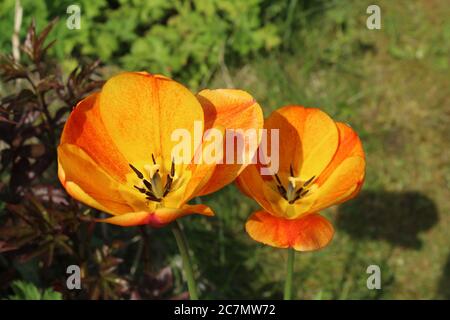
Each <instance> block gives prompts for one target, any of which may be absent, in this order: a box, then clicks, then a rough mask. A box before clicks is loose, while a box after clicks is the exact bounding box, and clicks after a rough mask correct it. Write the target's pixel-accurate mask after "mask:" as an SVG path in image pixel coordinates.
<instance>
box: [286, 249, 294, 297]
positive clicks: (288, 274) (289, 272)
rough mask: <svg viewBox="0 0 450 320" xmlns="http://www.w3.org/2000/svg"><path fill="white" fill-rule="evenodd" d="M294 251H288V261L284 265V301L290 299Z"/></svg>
mask: <svg viewBox="0 0 450 320" xmlns="http://www.w3.org/2000/svg"><path fill="white" fill-rule="evenodd" d="M294 256H295V250H294V249H292V248H290V249H288V259H287V264H286V282H285V284H284V300H291V299H292V274H293V272H294Z"/></svg>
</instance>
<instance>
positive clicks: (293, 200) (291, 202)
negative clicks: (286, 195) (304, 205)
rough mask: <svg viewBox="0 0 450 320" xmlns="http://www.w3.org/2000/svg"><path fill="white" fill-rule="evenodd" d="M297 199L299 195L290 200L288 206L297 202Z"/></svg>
mask: <svg viewBox="0 0 450 320" xmlns="http://www.w3.org/2000/svg"><path fill="white" fill-rule="evenodd" d="M298 199H300V195H299V194H297V196H296V197H295V198H294V199H292V200H291V201H289V204H293V203H294V202H295V201H297V200H298Z"/></svg>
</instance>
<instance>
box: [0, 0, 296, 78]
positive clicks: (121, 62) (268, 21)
mask: <svg viewBox="0 0 450 320" xmlns="http://www.w3.org/2000/svg"><path fill="white" fill-rule="evenodd" d="M21 2H22V6H23V7H24V17H25V19H24V21H25V23H29V22H30V19H31V17H34V18H35V19H36V23H37V25H38V26H43V25H45V24H46V23H47V22H48V21H49V20H50V19H53V18H55V17H60V19H61V21H60V22H59V24H58V25H57V26H56V27H55V32H54V33H53V35H52V38H55V39H64V41H58V42H57V43H56V45H55V53H56V56H57V57H58V58H59V59H65V58H66V57H70V56H74V55H75V56H76V55H85V56H91V57H92V56H96V57H99V58H100V59H101V60H102V61H104V62H105V63H113V64H115V65H118V66H119V67H121V68H124V69H129V70H142V69H147V70H152V72H159V73H163V74H165V75H168V76H176V77H179V78H180V80H182V81H184V82H185V83H187V84H189V85H190V86H192V87H196V86H198V85H200V84H201V83H203V84H204V83H205V82H206V81H208V80H209V78H210V77H211V76H212V72H213V71H214V70H216V69H217V68H219V67H220V65H221V64H223V63H224V61H229V60H231V61H235V62H242V61H245V60H248V59H249V58H251V57H253V56H254V55H255V54H257V53H260V52H267V51H270V50H273V49H275V48H277V47H279V46H280V44H281V43H282V40H283V39H282V38H283V36H284V32H285V30H286V18H287V17H291V16H292V15H291V14H289V11H288V9H289V8H292V4H290V3H295V2H297V1H277V2H273V1H268V0H249V1H241V0H211V1H203V0H191V1H185V0H171V1H167V0H152V1H139V0H116V1H107V0H100V1H89V0H81V1H78V2H77V3H76V4H77V5H79V6H80V9H81V29H80V30H70V29H68V28H67V27H66V18H67V17H68V16H69V15H68V14H66V9H67V7H68V6H69V5H71V4H74V3H73V1H70V0H64V1H34V0H22V1H21ZM14 3H15V1H14V0H5V1H3V2H2V4H0V12H1V13H0V28H1V29H2V30H4V31H5V32H2V34H1V35H0V49H1V50H9V49H10V35H11V34H12V28H13V25H14V24H13V19H14V15H12V14H11V13H12V12H14ZM289 6H291V7H289ZM293 8H294V9H295V6H294V7H293ZM124 18H126V21H125V20H124ZM287 21H288V22H289V23H293V19H292V18H290V19H288V20H287ZM289 28H291V26H289ZM65 64H66V65H67V66H69V65H73V64H74V61H70V60H69V61H66V62H65Z"/></svg>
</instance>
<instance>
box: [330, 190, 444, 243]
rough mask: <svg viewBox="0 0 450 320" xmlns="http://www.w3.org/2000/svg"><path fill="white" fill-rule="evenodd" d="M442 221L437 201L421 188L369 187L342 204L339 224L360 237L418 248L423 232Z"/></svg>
mask: <svg viewBox="0 0 450 320" xmlns="http://www.w3.org/2000/svg"><path fill="white" fill-rule="evenodd" d="M438 221H439V216H438V212H437V208H436V205H435V204H434V202H433V201H432V200H431V199H430V198H428V197H427V196H425V195H423V194H421V193H419V192H414V191H408V192H373V191H365V192H362V193H361V194H360V195H359V196H358V197H357V198H356V199H354V200H352V201H350V202H348V203H345V204H342V205H341V206H339V209H338V215H337V218H336V226H337V228H339V229H341V230H344V231H345V232H347V233H348V234H349V235H350V236H351V237H353V238H355V239H358V240H359V239H362V240H364V239H367V240H384V241H387V242H389V243H390V244H391V245H393V246H399V247H403V248H409V249H416V250H418V249H420V248H421V246H422V241H421V240H420V233H422V232H424V231H426V230H429V229H431V227H433V226H434V225H435V224H436V223H437V222H438Z"/></svg>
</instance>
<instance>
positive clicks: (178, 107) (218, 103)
mask: <svg viewBox="0 0 450 320" xmlns="http://www.w3.org/2000/svg"><path fill="white" fill-rule="evenodd" d="M196 122H197V123H201V128H200V129H201V134H203V132H204V131H205V130H207V129H208V128H218V129H219V130H222V131H223V130H224V129H226V128H243V129H248V128H255V129H259V128H261V127H262V125H263V116H262V111H261V108H260V106H259V105H258V104H257V103H256V102H255V100H254V99H253V98H252V97H251V96H250V95H249V94H248V93H246V92H244V91H240V90H231V89H219V90H203V91H201V92H200V93H198V94H197V95H196V96H195V95H193V94H192V93H191V92H190V91H189V90H188V89H186V88H185V87H184V86H182V85H181V84H179V83H177V82H175V81H173V80H171V79H169V78H167V77H164V76H161V75H151V74H148V73H144V72H136V73H131V72H129V73H123V74H120V75H118V76H115V77H113V78H111V79H110V80H108V81H107V82H106V83H105V85H104V86H103V88H102V90H101V91H100V92H98V93H95V94H92V95H90V96H88V97H87V98H85V99H84V100H82V101H80V102H79V103H78V104H77V106H76V107H75V109H74V110H73V111H72V113H71V114H70V117H69V119H68V120H67V123H66V125H65V127H64V130H63V133H62V136H61V141H60V145H59V147H58V176H59V179H60V181H61V183H62V184H63V186H64V188H65V189H66V190H67V192H68V193H69V194H70V195H71V196H72V197H74V198H75V199H77V200H79V201H81V202H83V203H85V204H87V205H89V206H91V207H94V208H97V209H99V210H101V211H104V212H107V213H109V214H111V215H112V217H109V218H107V219H104V220H101V221H104V222H108V223H112V224H117V225H121V226H132V225H140V224H149V225H152V226H163V225H165V224H167V223H169V222H171V221H173V220H175V219H176V218H178V217H181V216H184V215H187V214H192V213H198V214H203V215H213V212H212V210H211V209H210V208H209V207H207V206H205V205H199V204H197V205H190V204H188V201H189V200H191V199H192V198H194V197H196V196H199V195H204V194H207V193H210V192H214V191H216V190H218V189H220V188H222V187H223V186H225V185H226V184H228V183H230V182H232V181H233V180H234V179H235V178H236V177H237V175H238V174H239V173H240V172H241V171H242V170H243V169H244V165H239V164H236V165H225V164H207V163H199V164H196V163H194V161H191V162H190V163H183V162H180V161H177V159H173V156H172V155H171V153H172V148H173V147H174V146H175V145H176V143H177V141H173V139H172V137H171V135H172V133H173V132H174V130H177V129H184V130H187V131H188V132H189V133H191V137H192V139H191V144H190V148H191V152H192V155H195V154H198V153H199V152H202V151H199V150H202V148H201V147H203V146H205V145H206V144H207V142H206V141H205V140H204V139H202V138H200V139H196V138H195V134H194V123H196ZM254 151H255V150H253V152H254ZM249 152H252V150H249Z"/></svg>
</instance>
